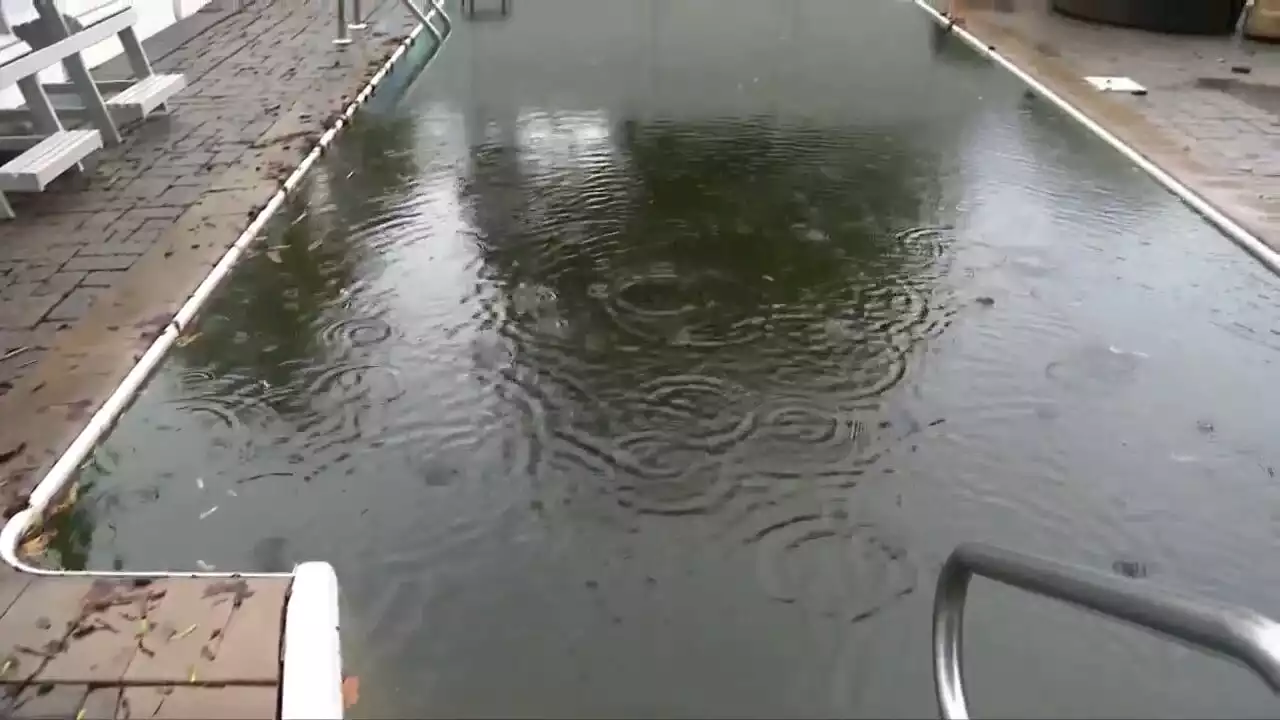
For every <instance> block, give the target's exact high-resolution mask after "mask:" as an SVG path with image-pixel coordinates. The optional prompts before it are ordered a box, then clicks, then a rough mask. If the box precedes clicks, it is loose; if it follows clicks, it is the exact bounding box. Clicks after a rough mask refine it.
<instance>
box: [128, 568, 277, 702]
mask: <svg viewBox="0 0 1280 720" xmlns="http://www.w3.org/2000/svg"><path fill="white" fill-rule="evenodd" d="M209 584H210V583H209V581H206V580H167V581H165V584H164V587H165V588H166V589H167V590H168V592H167V593H166V594H165V597H164V599H163V600H162V601H161V602H160V605H159V606H158V607H157V608H156V609H155V610H154V611H152V612H151V613H150V614H149V615H148V616H147V620H148V622H147V625H148V629H147V632H146V633H145V634H144V635H143V636H142V638H141V642H142V648H143V649H142V650H140V651H139V652H138V654H137V655H135V656H134V658H133V662H132V663H130V664H129V669H128V670H127V671H125V674H124V679H125V681H126V682H129V683H160V682H171V683H186V682H190V681H191V678H192V677H193V676H196V674H197V668H198V667H199V666H200V665H201V664H203V663H204V662H206V660H207V658H209V657H213V650H212V649H211V648H214V647H217V646H218V644H219V641H220V640H221V638H222V634H223V632H224V631H225V630H226V627H227V621H228V620H229V619H230V618H231V611H232V609H233V604H234V603H231V602H220V603H217V604H215V601H216V600H219V599H220V596H216V595H215V596H212V597H210V596H208V595H206V593H205V591H206V589H208V587H209ZM263 644H265V645H266V646H267V647H268V648H270V647H271V643H270V641H266V642H265V643H260V645H263Z"/></svg>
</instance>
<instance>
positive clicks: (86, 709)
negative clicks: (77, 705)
mask: <svg viewBox="0 0 1280 720" xmlns="http://www.w3.org/2000/svg"><path fill="white" fill-rule="evenodd" d="M119 704H120V688H118V687H100V688H94V689H92V690H90V691H89V694H88V695H87V696H86V697H85V699H84V704H83V705H82V706H81V712H82V714H81V715H78V716H76V720H113V719H114V718H115V717H116V709H117V708H118V707H119Z"/></svg>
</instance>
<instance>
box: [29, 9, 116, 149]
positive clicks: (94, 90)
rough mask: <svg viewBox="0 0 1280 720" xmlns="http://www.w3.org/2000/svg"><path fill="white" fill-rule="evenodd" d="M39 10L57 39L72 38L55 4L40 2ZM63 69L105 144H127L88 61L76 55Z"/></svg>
mask: <svg viewBox="0 0 1280 720" xmlns="http://www.w3.org/2000/svg"><path fill="white" fill-rule="evenodd" d="M35 6H36V10H37V11H39V13H40V20H41V22H43V23H44V25H45V27H46V28H49V29H50V30H52V31H53V35H54V37H57V38H59V39H61V38H65V37H69V36H70V31H69V30H68V28H67V21H66V19H65V18H63V17H62V13H61V12H59V11H58V8H56V7H55V6H54V5H53V3H52V2H47V1H42V0H36V2H35ZM62 68H63V69H64V70H66V72H67V79H68V80H70V81H71V84H72V85H74V86H75V88H76V91H77V94H78V95H79V96H80V100H81V102H83V103H84V108H85V110H86V111H87V112H88V113H89V119H90V120H91V121H92V122H93V125H94V127H96V128H98V131H99V132H101V133H102V140H103V142H105V143H106V144H108V145H119V144H120V143H121V142H122V141H123V139H122V138H121V137H120V130H119V128H117V127H116V121H115V119H114V118H112V117H111V111H110V110H107V104H106V103H105V102H103V100H102V93H101V92H99V91H98V84H97V83H96V82H94V80H93V75H92V74H90V72H89V66H88V65H86V64H85V62H84V58H83V57H81V56H80V53H75V54H73V55H71V56H69V57H67V58H65V59H63V61H62ZM42 92H43V91H42Z"/></svg>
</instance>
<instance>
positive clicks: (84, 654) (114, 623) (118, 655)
mask: <svg viewBox="0 0 1280 720" xmlns="http://www.w3.org/2000/svg"><path fill="white" fill-rule="evenodd" d="M24 595H25V593H24ZM160 599H163V591H162V590H161V589H159V588H155V587H151V586H144V587H133V586H132V584H131V583H129V582H113V581H106V580H98V581H97V582H96V584H95V585H94V586H93V587H92V588H91V589H90V591H89V593H88V594H87V595H86V596H85V599H84V608H85V611H84V615H83V616H82V617H79V618H77V619H76V620H75V623H76V624H75V626H74V628H73V629H72V630H71V632H70V633H69V634H68V635H67V637H66V639H65V641H64V643H63V647H62V649H61V650H60V651H59V652H58V653H57V654H56V655H54V657H52V658H51V659H50V660H49V662H48V663H47V664H46V665H45V666H44V667H42V668H41V669H40V670H39V671H38V672H37V673H36V676H35V677H36V679H37V680H39V681H42V682H60V683H74V682H87V683H95V684H110V683H117V682H119V681H120V678H121V677H123V675H124V673H125V670H126V669H127V668H128V667H129V663H130V662H131V661H132V660H133V657H134V655H135V654H136V653H137V652H138V633H139V631H140V630H141V628H142V627H143V623H144V618H145V617H146V614H147V611H148V609H149V607H150V605H151V604H152V603H154V602H156V601H157V600H160Z"/></svg>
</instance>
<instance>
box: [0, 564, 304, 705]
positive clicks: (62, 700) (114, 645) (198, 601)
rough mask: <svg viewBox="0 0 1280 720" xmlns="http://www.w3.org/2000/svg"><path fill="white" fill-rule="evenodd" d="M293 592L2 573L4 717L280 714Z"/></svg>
mask: <svg viewBox="0 0 1280 720" xmlns="http://www.w3.org/2000/svg"><path fill="white" fill-rule="evenodd" d="M288 587H289V580H288V579H287V578H282V579H255V580H207V579H188V578H184V579H165V580H155V581H146V580H144V581H133V580H114V581H113V580H104V579H88V578H48V577H42V578H33V577H31V576H27V575H19V574H18V573H16V572H14V571H12V570H9V569H7V568H5V569H0V716H3V717H6V718H52V717H58V718H79V719H80V720H101V719H108V720H109V719H111V718H150V717H156V718H257V719H261V718H272V717H277V715H278V713H277V705H278V703H279V688H280V674H281V667H280V638H281V633H282V632H283V619H284V609H285V596H286V593H287V591H288Z"/></svg>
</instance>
